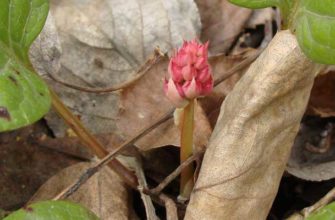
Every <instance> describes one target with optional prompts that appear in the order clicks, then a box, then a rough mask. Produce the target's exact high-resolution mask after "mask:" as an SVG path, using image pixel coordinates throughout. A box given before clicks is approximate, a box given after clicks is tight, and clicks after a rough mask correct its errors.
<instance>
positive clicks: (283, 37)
mask: <svg viewBox="0 0 335 220" xmlns="http://www.w3.org/2000/svg"><path fill="white" fill-rule="evenodd" d="M316 67H317V65H316V64H314V63H312V62H311V61H309V60H308V59H307V58H306V57H305V56H304V55H303V53H302V52H301V50H300V48H299V46H298V43H297V41H296V39H295V37H294V36H293V35H292V34H291V33H290V32H288V31H285V32H280V33H278V34H277V35H276V37H275V38H274V39H273V40H272V42H271V43H270V45H269V46H268V48H267V49H266V50H265V51H264V52H263V53H262V54H261V55H260V57H258V59H257V60H256V61H255V62H254V63H253V64H252V65H251V66H250V68H249V70H248V71H247V72H246V74H245V75H244V76H243V77H242V78H241V80H240V81H239V82H238V83H237V84H236V86H235V87H234V89H233V91H232V92H231V93H230V94H229V95H228V96H227V98H226V99H225V101H224V103H223V105H222V108H221V113H220V116H219V119H218V123H217V125H216V127H215V129H214V132H213V135H212V137H211V140H210V144H209V146H208V149H207V151H206V153H205V157H204V160H203V164H202V168H201V171H200V174H199V178H198V180H197V182H196V185H195V189H194V192H193V193H192V195H191V200H190V203H189V205H188V208H187V212H186V217H185V219H225V218H227V216H229V219H257V220H259V219H266V216H267V214H268V212H269V209H270V208H271V204H272V202H273V199H274V197H275V195H276V192H277V189H278V186H279V182H280V179H281V176H282V174H283V172H284V169H285V165H286V162H287V159H288V156H289V153H290V148H291V146H292V144H293V141H294V137H295V135H296V134H297V132H298V129H299V124H300V120H301V118H302V116H303V114H304V112H305V107H306V105H307V102H308V98H309V95H310V90H311V88H312V85H313V81H314V77H315V75H316V73H317V68H316ZM255 210H257V211H255Z"/></svg>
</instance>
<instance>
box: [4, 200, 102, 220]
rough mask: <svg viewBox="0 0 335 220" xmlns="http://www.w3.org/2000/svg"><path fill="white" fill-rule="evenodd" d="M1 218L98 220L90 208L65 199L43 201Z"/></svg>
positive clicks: (9, 219)
mask: <svg viewBox="0 0 335 220" xmlns="http://www.w3.org/2000/svg"><path fill="white" fill-rule="evenodd" d="M3 220H99V218H98V217H97V216H96V215H95V214H94V213H93V212H91V211H90V210H88V209H86V208H84V207H82V206H80V205H78V204H75V203H71V202H66V201H44V202H39V203H35V204H33V205H29V206H27V207H25V208H22V209H20V210H18V211H16V212H13V213H12V214H10V215H9V216H7V217H6V218H4V219H3Z"/></svg>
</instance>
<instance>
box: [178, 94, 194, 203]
mask: <svg viewBox="0 0 335 220" xmlns="http://www.w3.org/2000/svg"><path fill="white" fill-rule="evenodd" d="M194 105H195V100H191V101H190V102H189V104H188V105H187V106H186V107H185V108H184V109H183V115H182V118H181V120H182V121H181V127H180V130H181V136H180V163H181V164H182V163H183V162H184V161H186V160H187V159H188V158H189V157H190V156H192V154H193V130H194ZM193 175H194V168H193V166H192V164H191V165H189V166H188V167H185V169H184V170H182V171H181V176H180V200H185V199H188V198H189V197H190V195H191V192H192V190H193V186H194V177H193Z"/></svg>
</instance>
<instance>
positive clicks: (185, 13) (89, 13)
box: [47, 0, 200, 136]
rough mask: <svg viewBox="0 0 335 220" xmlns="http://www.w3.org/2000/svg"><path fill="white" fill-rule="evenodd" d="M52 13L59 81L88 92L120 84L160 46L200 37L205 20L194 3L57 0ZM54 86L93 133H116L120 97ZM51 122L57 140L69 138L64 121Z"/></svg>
mask: <svg viewBox="0 0 335 220" xmlns="http://www.w3.org/2000/svg"><path fill="white" fill-rule="evenodd" d="M51 13H52V15H53V16H54V20H55V23H56V27H57V30H58V33H59V36H60V42H61V47H62V56H61V65H62V67H61V70H60V72H59V74H58V78H62V79H63V80H64V81H66V82H71V83H73V84H76V85H81V86H84V87H99V88H101V87H109V86H111V85H115V84H118V83H121V82H123V81H125V80H126V79H128V78H129V77H131V76H132V75H133V74H134V73H135V72H136V70H137V69H138V68H139V66H140V65H141V64H143V63H144V61H145V60H146V59H147V57H148V55H150V54H151V53H152V51H153V49H154V48H155V47H156V46H159V47H160V48H161V49H162V50H163V51H169V50H171V49H172V48H175V47H177V46H179V45H180V44H181V43H182V41H183V39H192V38H195V37H196V36H199V33H200V17H199V14H198V11H197V8H196V5H195V3H194V2H193V1H192V0H172V1H162V0H125V1H118V0H95V1H75V0H53V1H51ZM50 84H52V87H53V88H54V90H56V92H57V93H58V94H59V95H60V96H61V98H62V100H63V101H64V102H65V104H67V105H68V106H69V107H70V109H71V110H73V111H74V112H75V113H76V114H77V115H78V116H80V118H81V120H82V121H83V123H84V124H85V126H87V127H88V128H89V129H90V130H91V131H93V132H94V133H106V132H114V131H115V130H116V129H117V128H116V126H115V118H116V115H117V113H118V106H119V104H118V101H119V96H118V95H117V94H100V95H97V94H88V93H84V92H82V91H75V90H73V89H69V88H65V87H64V86H62V85H60V84H59V83H55V82H54V81H52V80H51V81H50ZM154 86H157V87H161V85H160V84H159V85H154ZM137 95H138V96H141V95H142V94H137ZM47 119H48V123H49V124H50V126H51V128H52V129H53V131H54V133H55V135H56V136H64V134H65V126H62V123H61V121H60V120H59V119H58V118H57V117H56V116H55V115H54V114H51V115H49V117H47Z"/></svg>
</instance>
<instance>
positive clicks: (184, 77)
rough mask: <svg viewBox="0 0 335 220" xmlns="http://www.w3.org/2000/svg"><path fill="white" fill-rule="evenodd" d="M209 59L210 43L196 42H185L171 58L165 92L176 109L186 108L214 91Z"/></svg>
mask: <svg viewBox="0 0 335 220" xmlns="http://www.w3.org/2000/svg"><path fill="white" fill-rule="evenodd" d="M207 59H208V42H207V43H206V44H200V43H198V42H197V41H196V40H193V41H189V42H187V41H185V42H184V44H183V46H182V47H181V48H180V49H179V50H178V51H177V52H176V53H175V54H174V55H173V56H172V57H171V59H170V63H169V68H168V73H169V79H165V81H164V91H165V94H166V96H167V97H168V98H169V100H170V101H171V102H172V103H173V104H174V105H175V106H176V107H178V108H181V107H184V106H185V105H186V104H187V103H188V100H191V99H194V98H197V97H199V96H205V95H207V94H208V93H210V92H211V91H212V90H213V76H212V73H211V68H210V66H209V64H208V60H207Z"/></svg>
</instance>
